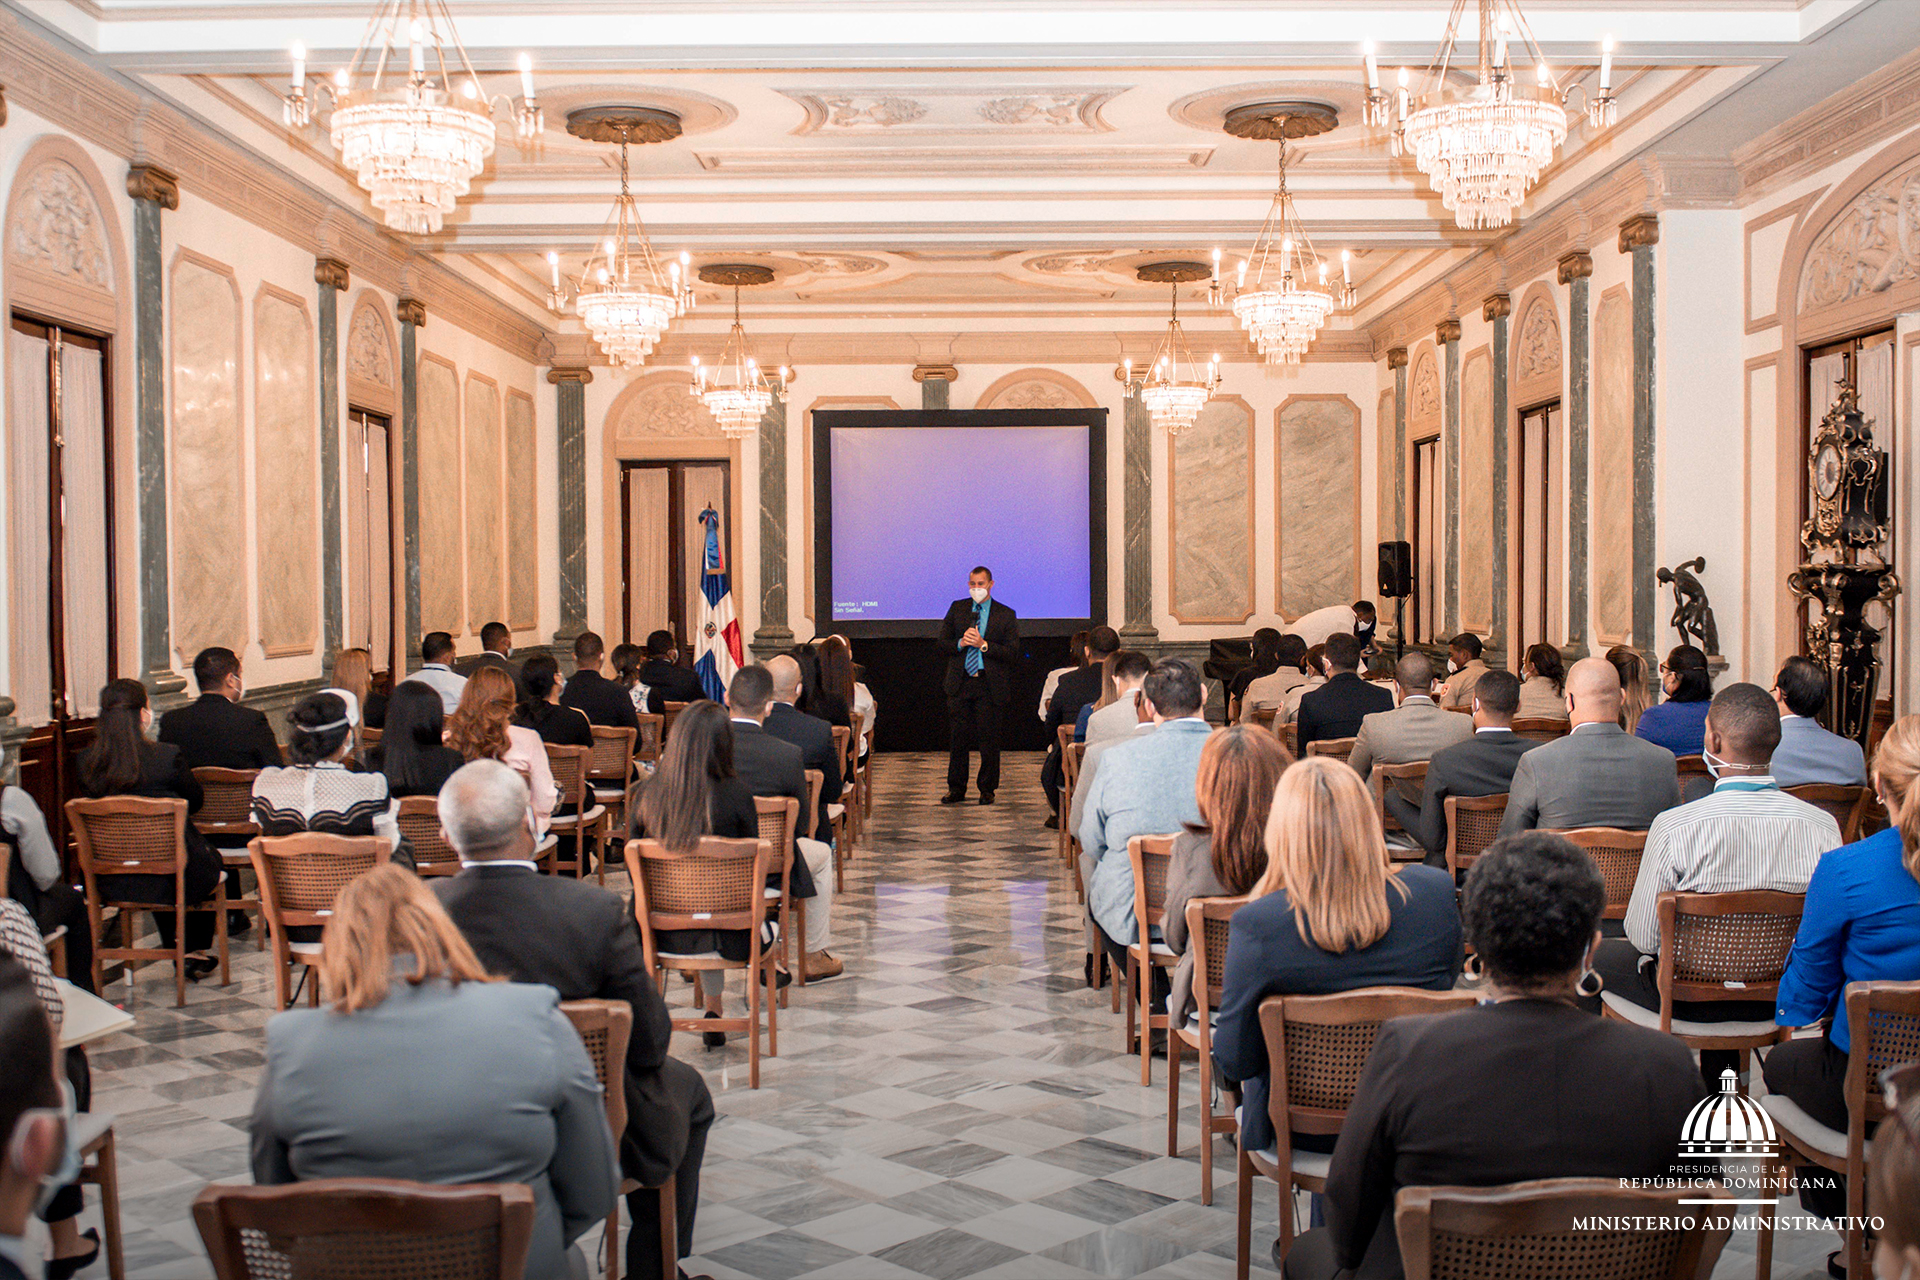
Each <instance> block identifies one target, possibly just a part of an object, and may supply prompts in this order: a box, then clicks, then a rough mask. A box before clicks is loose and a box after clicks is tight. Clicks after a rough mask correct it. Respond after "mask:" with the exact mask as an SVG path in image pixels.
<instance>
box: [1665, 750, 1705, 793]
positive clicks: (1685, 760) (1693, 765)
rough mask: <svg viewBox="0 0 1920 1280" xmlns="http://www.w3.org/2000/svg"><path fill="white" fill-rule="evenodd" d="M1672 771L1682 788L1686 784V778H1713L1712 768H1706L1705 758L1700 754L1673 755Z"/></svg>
mask: <svg viewBox="0 0 1920 1280" xmlns="http://www.w3.org/2000/svg"><path fill="white" fill-rule="evenodd" d="M1673 771H1674V773H1675V774H1676V775H1677V776H1678V777H1679V779H1680V785H1681V787H1683V788H1684V787H1685V786H1686V785H1687V779H1688V778H1706V779H1708V780H1709V781H1711V780H1712V778H1713V772H1712V770H1710V769H1708V768H1707V758H1706V757H1705V756H1700V755H1692V756H1675V757H1674V758H1673Z"/></svg>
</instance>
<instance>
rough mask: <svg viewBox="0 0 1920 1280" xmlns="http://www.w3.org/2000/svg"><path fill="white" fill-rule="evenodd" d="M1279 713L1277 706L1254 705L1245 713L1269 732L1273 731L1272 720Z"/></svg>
mask: <svg viewBox="0 0 1920 1280" xmlns="http://www.w3.org/2000/svg"><path fill="white" fill-rule="evenodd" d="M1279 714H1280V708H1278V707H1255V708H1254V709H1253V710H1252V711H1250V712H1248V713H1247V718H1248V719H1249V720H1251V721H1252V722H1253V723H1254V724H1257V725H1259V726H1260V727H1261V728H1262V729H1265V730H1267V731H1268V732H1269V733H1271V732H1273V721H1274V718H1275V717H1276V716H1278V715H1279Z"/></svg>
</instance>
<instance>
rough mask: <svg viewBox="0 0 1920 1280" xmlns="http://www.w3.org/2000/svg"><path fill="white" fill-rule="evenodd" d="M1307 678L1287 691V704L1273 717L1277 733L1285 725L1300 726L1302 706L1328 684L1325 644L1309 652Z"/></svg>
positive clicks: (1274, 728)
mask: <svg viewBox="0 0 1920 1280" xmlns="http://www.w3.org/2000/svg"><path fill="white" fill-rule="evenodd" d="M1306 676H1307V678H1306V679H1305V680H1303V681H1302V682H1301V683H1299V684H1297V685H1295V686H1293V688H1291V689H1289V690H1287V700H1286V703H1285V704H1284V705H1283V706H1282V708H1281V709H1280V711H1278V712H1276V713H1275V714H1274V717H1273V730H1274V732H1275V733H1279V732H1280V731H1281V726H1282V725H1283V724H1290V725H1295V726H1298V725H1299V723H1300V704H1301V703H1302V702H1304V701H1306V697H1307V695H1308V694H1309V693H1312V692H1313V691H1314V690H1315V689H1318V688H1319V687H1320V686H1322V685H1324V684H1325V683H1326V682H1327V646H1325V645H1324V644H1316V645H1314V646H1313V647H1312V648H1311V649H1308V650H1307V657H1306ZM1295 733H1296V735H1297V733H1298V729H1297V727H1296V729H1295ZM1303 750H1304V748H1303Z"/></svg>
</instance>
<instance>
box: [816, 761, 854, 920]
mask: <svg viewBox="0 0 1920 1280" xmlns="http://www.w3.org/2000/svg"><path fill="white" fill-rule="evenodd" d="M852 740H853V735H852V733H851V732H849V731H848V729H847V726H845V725H843V724H837V725H834V726H833V749H834V750H835V751H836V752H838V753H839V755H840V779H841V781H840V797H839V799H837V800H830V801H828V803H827V821H828V823H829V830H831V831H832V832H833V891H834V892H835V893H838V892H840V891H841V890H842V889H843V888H845V887H846V879H847V877H846V866H847V860H848V859H849V858H851V857H853V803H854V801H853V793H854V785H853V783H852V782H851V781H849V780H848V779H849V775H848V773H847V744H848V743H849V742H851V741H852ZM821 785H823V786H824V785H825V779H824V778H823V779H822V780H821ZM836 811H837V812H836Z"/></svg>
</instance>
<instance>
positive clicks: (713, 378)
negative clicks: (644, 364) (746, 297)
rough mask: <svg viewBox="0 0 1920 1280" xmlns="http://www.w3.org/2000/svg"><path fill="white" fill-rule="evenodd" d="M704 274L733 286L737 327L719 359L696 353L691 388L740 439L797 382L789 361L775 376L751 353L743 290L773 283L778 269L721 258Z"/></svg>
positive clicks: (706, 278) (729, 334)
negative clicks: (743, 313) (703, 359)
mask: <svg viewBox="0 0 1920 1280" xmlns="http://www.w3.org/2000/svg"><path fill="white" fill-rule="evenodd" d="M700 278H701V279H702V280H704V281H706V283H708V284H717V285H728V286H731V287H732V289H733V328H731V329H729V330H728V331H727V343H726V345H725V346H724V347H722V348H721V349H720V359H719V361H718V363H716V364H713V365H704V364H701V363H700V357H699V356H695V357H693V383H692V385H691V386H690V387H689V388H688V389H689V390H690V391H691V392H692V393H693V394H694V395H696V396H698V397H700V403H701V404H704V405H705V406H706V407H707V412H708V413H710V414H712V415H713V420H714V421H715V422H717V423H719V424H720V430H721V431H722V432H723V433H724V434H726V435H728V436H730V437H732V438H734V439H736V440H737V439H740V438H742V437H744V436H750V435H752V434H753V433H754V432H756V431H758V430H759V429H760V420H761V419H762V418H764V417H766V416H767V410H769V409H771V408H773V398H774V396H776V395H784V394H785V393H786V390H787V384H788V383H790V382H792V381H793V371H792V370H790V369H788V368H787V366H785V365H781V366H780V372H779V373H778V375H776V376H774V377H768V376H767V375H766V374H765V373H764V372H763V371H762V370H761V368H760V363H759V361H757V360H755V359H754V358H753V357H752V356H750V355H748V354H747V331H746V330H745V329H743V328H742V327H741V326H740V290H741V289H742V288H743V287H745V288H755V287H758V286H760V285H766V284H772V283H773V269H772V268H771V267H763V266H761V265H759V264H758V263H753V262H719V263H713V264H711V265H708V266H704V267H701V268H700Z"/></svg>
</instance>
